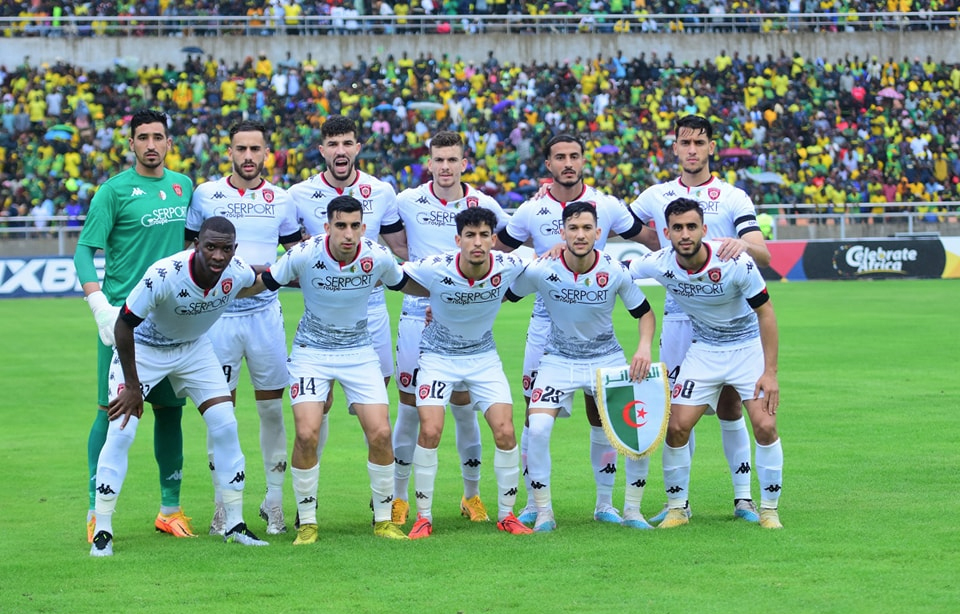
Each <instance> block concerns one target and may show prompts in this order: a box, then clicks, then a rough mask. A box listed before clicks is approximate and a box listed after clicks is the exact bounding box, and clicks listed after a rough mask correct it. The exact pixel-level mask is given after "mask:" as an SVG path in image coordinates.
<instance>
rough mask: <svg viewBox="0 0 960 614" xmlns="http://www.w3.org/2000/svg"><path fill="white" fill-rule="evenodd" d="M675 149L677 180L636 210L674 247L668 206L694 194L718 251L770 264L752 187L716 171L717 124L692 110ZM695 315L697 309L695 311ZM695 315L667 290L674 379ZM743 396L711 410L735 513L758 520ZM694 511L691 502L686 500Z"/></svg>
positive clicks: (663, 345) (665, 358)
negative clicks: (713, 167)
mask: <svg viewBox="0 0 960 614" xmlns="http://www.w3.org/2000/svg"><path fill="white" fill-rule="evenodd" d="M675 137H676V139H675V140H674V143H673V153H674V155H676V156H677V159H678V161H679V163H680V176H679V177H677V178H676V179H674V180H672V181H668V182H666V183H660V184H657V185H654V186H651V187H649V188H647V189H646V190H644V192H643V193H642V194H641V195H640V196H639V197H637V199H636V200H635V201H633V202H632V203H631V204H630V209H631V210H632V211H633V214H634V215H636V216H637V217H638V218H640V219H641V220H642V221H643V222H644V223H649V222H651V221H652V222H653V223H654V224H655V226H656V228H657V235H658V238H659V240H660V244H661V246H662V247H669V246H670V240H669V238H667V237H666V236H665V235H664V234H663V233H664V230H665V229H666V217H665V213H664V209H665V208H666V206H667V205H668V204H670V202H671V201H673V200H674V199H676V198H678V197H684V198H690V199H693V200H695V201H697V202H698V203H700V206H701V207H702V208H703V212H704V218H705V219H704V222H705V228H706V232H707V238H708V239H715V240H717V241H719V242H720V248H719V249H718V250H717V254H716V256H717V257H718V258H720V259H721V260H727V259H730V258H734V257H736V256H739V255H740V254H742V253H746V254H749V255H750V256H751V257H752V258H753V260H754V261H755V262H756V263H757V264H760V265H761V266H768V265H769V264H770V252H769V251H768V250H767V245H766V242H765V241H764V240H763V233H761V232H760V227H759V226H758V225H757V216H756V210H755V209H754V207H753V203H752V202H751V201H750V198H749V197H748V196H747V195H746V193H745V192H744V191H743V190H741V189H740V188H737V187H734V186H732V185H730V184H728V183H726V182H724V181H721V180H720V179H718V178H717V177H714V176H713V175H712V174H711V173H710V156H712V155H713V152H714V150H715V149H716V143H715V142H714V141H713V126H712V125H711V124H710V122H709V121H708V120H707V119H706V118H703V117H700V116H698V115H687V116H685V117H682V118H680V119H679V120H677V125H676V133H675ZM690 315H692V314H690ZM692 330H693V329H692V327H691V324H690V317H689V315H688V314H687V313H685V312H684V311H683V310H682V309H681V308H680V307H679V306H678V304H677V302H676V300H675V299H674V298H673V296H672V295H671V294H670V293H667V296H666V300H665V302H664V307H663V323H662V326H661V331H660V360H661V361H662V362H664V363H665V364H666V365H667V372H668V374H669V377H670V381H671V382H675V381H676V378H677V371H678V370H679V368H680V363H682V362H683V357H684V355H685V354H686V353H687V349H688V348H689V347H690V342H691V339H692ZM740 405H741V400H740V396H739V395H737V392H736V390H734V389H733V388H732V387H729V386H728V387H726V388H724V389H723V392H722V393H721V394H720V399H719V401H718V402H717V404H716V406H714V407H710V408H709V409H708V410H707V411H708V413H713V412H716V414H717V418H718V419H719V420H720V433H721V437H722V439H723V453H724V455H725V456H726V458H727V464H728V466H729V468H730V477H731V479H732V481H733V499H734V501H733V506H734V510H733V513H734V516H735V517H737V518H742V519H744V520H746V521H748V522H757V521H759V520H760V516H759V514H758V513H757V507H756V505H755V504H754V502H753V497H752V495H751V494H750V471H751V465H750V436H749V435H748V434H747V426H746V423H745V422H744V420H743V413H742V411H741V409H740ZM693 449H694V435H693V432H692V431H691V433H690V456H691V457H692V456H693ZM685 509H686V513H687V515H688V517H689V515H690V507H689V505H686V506H685ZM666 512H667V508H666V506H665V507H664V508H663V510H662V511H661V512H660V513H659V514H657V515H656V516H653V517H652V518H650V521H651V522H659V521H661V520H663V518H664V517H665V516H666Z"/></svg>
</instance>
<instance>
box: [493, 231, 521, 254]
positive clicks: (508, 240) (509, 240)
mask: <svg viewBox="0 0 960 614" xmlns="http://www.w3.org/2000/svg"><path fill="white" fill-rule="evenodd" d="M497 238H498V239H500V242H501V243H503V244H504V245H506V246H507V247H509V248H510V249H517V248H518V247H520V246H521V245H523V241H518V240H516V239H514V238H513V237H511V236H510V233H508V232H507V229H506V228H504V229H503V230H501V231H500V232H498V233H497Z"/></svg>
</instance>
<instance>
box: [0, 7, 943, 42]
mask: <svg viewBox="0 0 960 614" xmlns="http://www.w3.org/2000/svg"><path fill="white" fill-rule="evenodd" d="M958 17H960V16H958V13H957V12H953V11H916V12H909V13H905V12H862V13H717V14H708V13H696V14H690V13H667V14H664V13H658V14H646V15H641V14H635V13H625V14H582V13H556V14H550V15H527V14H512V15H488V14H483V15H481V14H466V15H418V14H412V15H403V16H396V15H394V16H390V17H386V16H380V15H360V16H357V17H350V18H349V19H346V20H344V19H339V18H335V17H331V16H326V15H325V16H302V17H300V18H299V20H298V22H297V23H296V24H295V25H288V24H287V23H285V22H284V20H282V19H269V18H265V17H251V16H245V15H244V16H233V15H229V16H228V15H214V16H209V15H207V16H201V15H176V16H169V15H168V16H119V17H118V16H113V17H107V16H65V17H60V18H58V20H57V21H56V22H54V20H53V18H52V17H50V16H17V17H0V36H3V37H42V36H67V37H90V36H222V35H236V34H244V35H253V36H258V35H263V36H271V35H275V34H281V35H282V34H293V33H294V32H296V33H298V34H307V35H326V34H343V35H348V34H393V33H408V34H438V33H439V34H445V33H450V32H458V31H459V32H464V31H469V32H504V33H531V34H541V33H563V32H578V31H580V32H591V33H605V32H607V33H615V32H618V33H623V32H627V31H628V32H630V33H641V32H661V33H662V32H678V33H687V34H693V33H698V32H746V33H749V32H758V33H759V32H768V31H825V32H856V31H886V32H896V31H906V30H944V29H955V28H957V26H958V21H960V19H958Z"/></svg>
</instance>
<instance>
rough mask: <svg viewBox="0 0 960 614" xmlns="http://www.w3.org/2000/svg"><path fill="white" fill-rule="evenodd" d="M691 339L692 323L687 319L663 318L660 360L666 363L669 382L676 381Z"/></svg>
mask: <svg viewBox="0 0 960 614" xmlns="http://www.w3.org/2000/svg"><path fill="white" fill-rule="evenodd" d="M692 341H693V325H692V324H690V320H689V319H686V318H684V319H682V320H667V319H664V320H663V324H662V325H661V330H660V362H662V363H664V364H666V365H667V377H669V378H670V383H671V384H674V383H675V382H676V381H677V372H678V371H679V370H680V365H681V364H682V363H683V357H684V356H686V354H687V350H689V349H690V343H691V342H692Z"/></svg>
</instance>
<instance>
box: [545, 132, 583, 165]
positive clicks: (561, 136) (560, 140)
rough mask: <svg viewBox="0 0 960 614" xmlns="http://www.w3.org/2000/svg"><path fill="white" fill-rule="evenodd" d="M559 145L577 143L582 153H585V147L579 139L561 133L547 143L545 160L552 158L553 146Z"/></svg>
mask: <svg viewBox="0 0 960 614" xmlns="http://www.w3.org/2000/svg"><path fill="white" fill-rule="evenodd" d="M557 143H576V144H577V145H579V146H580V153H583V149H584V145H583V141H582V140H580V138H579V137H576V136H574V135H572V134H566V133H561V134H555V135H553V136H552V137H550V140H549V141H547V145H546V146H545V147H544V148H543V157H544V159H549V158H550V150H552V149H553V146H554V145H556V144H557Z"/></svg>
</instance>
